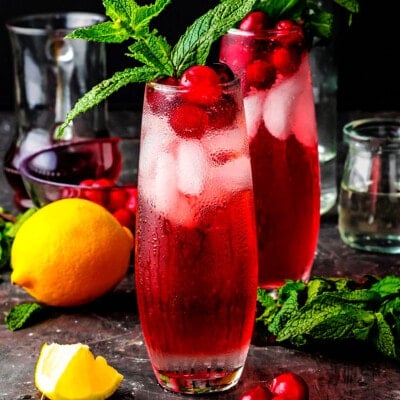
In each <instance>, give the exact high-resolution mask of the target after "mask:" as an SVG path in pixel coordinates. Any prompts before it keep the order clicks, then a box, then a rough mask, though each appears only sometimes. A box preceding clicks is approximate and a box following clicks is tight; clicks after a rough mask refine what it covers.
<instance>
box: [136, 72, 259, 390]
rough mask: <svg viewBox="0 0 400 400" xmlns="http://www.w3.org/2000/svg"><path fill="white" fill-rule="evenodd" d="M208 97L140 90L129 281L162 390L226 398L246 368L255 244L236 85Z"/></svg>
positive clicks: (168, 89) (166, 88) (170, 89)
mask: <svg viewBox="0 0 400 400" xmlns="http://www.w3.org/2000/svg"><path fill="white" fill-rule="evenodd" d="M217 86H218V90H216V91H214V90H213V89H211V88H208V89H210V90H209V91H208V92H207V93H208V94H209V95H210V96H209V98H208V99H205V98H204V97H203V94H204V93H205V92H204V91H200V92H199V93H198V94H199V97H197V96H192V95H190V94H189V91H188V90H187V89H185V88H182V87H177V86H172V85H166V84H159V83H150V84H147V86H146V91H145V99H144V108H143V119H142V136H141V137H142V142H141V150H140V161H139V183H138V193H139V202H138V214H137V221H138V224H137V244H138V245H137V251H136V265H135V278H136V288H137V299H138V306H139V315H140V320H141V325H142V329H143V334H144V338H145V342H146V345H147V349H148V352H149V355H150V360H151V362H152V366H153V369H154V372H155V375H156V377H157V379H158V381H159V383H160V384H161V385H162V386H163V387H165V388H167V389H169V390H172V391H176V392H181V393H202V392H212V391H222V390H227V389H229V388H230V387H232V386H233V385H235V384H236V383H237V381H238V380H239V378H240V375H241V372H242V368H243V365H244V363H245V360H246V356H247V352H248V348H249V345H250V340H251V335H252V329H253V324H254V318H255V306H256V292H257V290H256V289H257V243H256V230H255V218H254V199H253V187H252V175H251V164H250V157H249V147H248V139H247V135H246V130H245V120H244V111H243V99H242V97H241V91H240V84H239V80H238V79H235V80H234V81H232V82H228V83H225V84H218V85H217Z"/></svg>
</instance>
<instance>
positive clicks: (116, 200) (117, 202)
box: [107, 188, 129, 212]
mask: <svg viewBox="0 0 400 400" xmlns="http://www.w3.org/2000/svg"><path fill="white" fill-rule="evenodd" d="M128 199H129V193H128V192H127V191H126V190H125V189H123V188H118V189H114V190H111V191H110V195H109V198H108V204H107V208H108V210H109V211H111V212H113V211H115V210H118V209H119V208H124V207H126V203H127V201H128Z"/></svg>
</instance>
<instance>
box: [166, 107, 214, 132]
mask: <svg viewBox="0 0 400 400" xmlns="http://www.w3.org/2000/svg"><path fill="white" fill-rule="evenodd" d="M169 123H170V125H171V127H172V129H173V130H174V131H175V132H176V134H177V135H178V136H182V137H190V138H200V137H201V136H203V134H204V132H205V130H206V128H207V125H208V115H207V113H206V111H205V110H203V109H202V108H200V107H198V106H195V105H193V104H187V103H184V104H181V105H179V106H177V107H176V108H174V109H173V110H172V112H171V115H170V116H169Z"/></svg>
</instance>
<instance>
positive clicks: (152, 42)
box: [57, 0, 256, 138]
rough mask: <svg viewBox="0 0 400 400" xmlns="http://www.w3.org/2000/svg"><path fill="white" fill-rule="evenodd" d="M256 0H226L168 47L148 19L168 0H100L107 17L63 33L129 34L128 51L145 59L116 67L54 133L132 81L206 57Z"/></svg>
mask: <svg viewBox="0 0 400 400" xmlns="http://www.w3.org/2000/svg"><path fill="white" fill-rule="evenodd" d="M255 1H256V0H246V1H243V0H225V1H224V2H223V3H221V4H218V5H217V6H215V7H214V8H213V9H210V10H209V11H208V12H206V13H205V14H204V15H202V16H201V17H199V18H198V19H197V20H196V21H195V22H194V23H193V24H192V25H191V26H189V27H188V28H187V29H186V31H185V32H184V34H183V35H182V36H181V38H180V39H179V40H178V42H177V43H176V45H175V46H174V47H172V46H171V45H170V44H169V43H168V42H167V40H166V38H165V37H163V36H161V35H160V34H159V33H158V31H157V29H151V28H150V23H151V22H152V20H153V19H154V18H155V17H157V16H158V15H159V14H160V13H161V12H162V11H163V10H164V9H165V7H166V6H167V5H168V4H169V3H170V0H156V1H155V3H153V4H151V5H146V6H139V5H138V4H137V3H136V2H135V1H134V0H103V5H104V7H105V10H106V15H107V16H108V17H109V18H110V21H105V22H102V23H99V24H96V25H93V26H89V27H84V28H79V29H76V30H75V31H74V32H72V33H71V34H69V35H68V36H67V37H68V38H70V39H84V40H87V41H89V40H91V41H97V42H105V43H122V42H124V41H127V40H131V41H132V43H131V44H130V45H129V46H128V52H127V53H126V55H127V56H128V57H131V58H133V59H134V60H136V61H137V62H139V63H141V64H143V65H141V66H138V67H132V68H126V69H125V70H123V71H120V72H116V73H115V74H114V75H113V76H111V77H110V78H109V79H106V80H104V81H103V82H100V83H99V84H97V85H96V86H94V87H93V88H92V89H91V90H89V91H88V92H87V93H86V94H85V95H83V97H81V98H80V99H79V100H78V101H77V102H76V103H75V105H74V107H73V108H72V110H70V112H69V113H68V114H67V116H66V119H65V121H64V122H63V124H62V125H60V127H59V128H58V132H57V137H58V138H60V137H62V135H63V132H64V129H65V128H66V127H67V126H68V125H69V124H70V123H71V122H72V120H73V119H74V118H75V117H77V116H78V115H79V114H82V113H84V112H86V111H87V110H89V109H90V108H92V107H94V106H96V105H97V104H99V103H100V102H102V101H104V100H105V99H106V98H107V97H109V96H110V95H111V94H112V93H114V92H116V91H118V90H119V89H121V88H122V87H123V86H126V85H128V84H130V83H139V82H149V81H152V80H154V79H157V78H159V77H162V76H171V77H172V76H175V77H179V76H180V75H181V74H182V73H183V72H184V71H185V70H186V69H187V68H188V67H190V66H193V65H203V64H205V63H206V60H207V57H208V55H209V52H210V49H211V46H212V44H213V43H214V42H215V41H216V40H217V39H218V38H219V37H220V36H222V35H223V34H224V33H226V32H227V31H228V29H230V28H231V27H232V26H234V25H235V24H236V23H237V22H238V21H240V20H241V19H243V18H244V17H245V16H246V15H247V14H248V13H249V12H250V11H251V9H252V6H253V4H254V3H255Z"/></svg>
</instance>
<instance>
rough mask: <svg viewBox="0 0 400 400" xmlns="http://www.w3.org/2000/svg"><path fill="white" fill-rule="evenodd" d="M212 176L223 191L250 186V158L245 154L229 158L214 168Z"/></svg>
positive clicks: (248, 187)
mask: <svg viewBox="0 0 400 400" xmlns="http://www.w3.org/2000/svg"><path fill="white" fill-rule="evenodd" d="M214 178H216V180H217V181H218V182H219V186H220V188H222V190H223V191H225V192H229V193H232V192H236V191H240V190H244V189H250V188H251V187H252V177H251V165H250V158H249V157H247V156H242V157H237V158H233V159H231V160H229V161H228V162H227V163H225V164H224V165H221V166H219V167H217V168H215V175H214Z"/></svg>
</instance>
